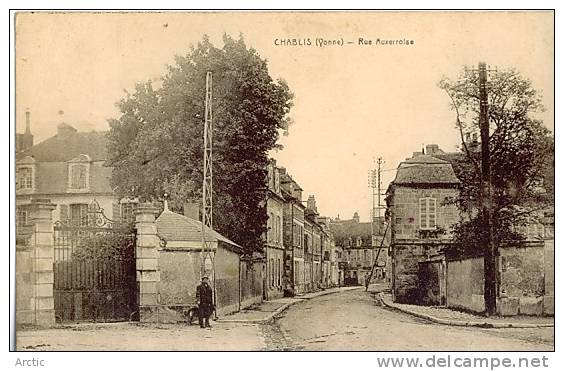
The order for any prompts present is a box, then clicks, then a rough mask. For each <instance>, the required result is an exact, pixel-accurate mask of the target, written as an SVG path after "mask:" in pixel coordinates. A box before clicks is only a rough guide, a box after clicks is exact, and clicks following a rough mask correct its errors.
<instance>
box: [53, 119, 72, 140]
mask: <svg viewBox="0 0 564 371" xmlns="http://www.w3.org/2000/svg"><path fill="white" fill-rule="evenodd" d="M74 133H76V129H75V128H73V127H72V126H70V125H68V124H65V123H64V122H62V123H60V124H59V125H58V126H57V136H59V137H61V138H63V139H66V138H68V137H70V136H71V135H73V134H74Z"/></svg>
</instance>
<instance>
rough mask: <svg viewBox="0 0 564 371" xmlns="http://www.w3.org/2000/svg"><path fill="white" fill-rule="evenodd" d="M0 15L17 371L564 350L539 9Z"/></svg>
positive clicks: (549, 50)
mask: <svg viewBox="0 0 564 371" xmlns="http://www.w3.org/2000/svg"><path fill="white" fill-rule="evenodd" d="M10 17H12V19H11V22H12V23H13V29H12V32H13V40H14V41H13V43H14V47H13V48H12V49H11V58H12V60H11V63H13V68H14V72H15V74H14V79H13V81H12V87H13V89H14V92H15V94H14V96H13V97H12V99H13V110H12V112H11V113H10V114H11V115H12V116H11V119H12V120H14V122H15V127H14V131H13V132H12V133H11V137H10V140H11V141H12V146H11V147H10V148H11V149H10V151H11V152H10V153H11V155H10V156H11V159H10V161H11V166H12V169H13V173H11V180H10V181H11V189H12V190H13V191H12V193H11V194H12V198H13V199H12V200H11V202H12V203H13V206H12V208H11V214H10V223H11V224H12V225H14V226H15V229H14V233H15V236H14V238H13V240H12V241H13V242H11V243H10V254H11V256H13V257H14V261H15V266H13V267H11V270H12V273H13V275H12V279H13V283H14V285H13V287H12V289H13V290H14V291H13V292H12V296H11V298H12V299H13V302H12V303H11V304H12V309H13V315H14V317H13V318H14V329H15V334H14V335H13V339H12V347H13V348H12V350H15V351H17V353H18V355H19V354H20V352H21V354H24V356H25V354H26V353H24V352H58V351H65V352H66V351H222V352H225V351H291V352H294V351H375V352H417V351H426V352H429V351H431V352H444V351H446V352H459V351H462V352H492V351H498V352H554V351H555V252H554V251H555V244H554V234H555V232H554V230H555V222H554V220H555V215H554V214H555V137H554V129H555V11H554V10H519V11H517V10H515V11H511V10H498V11H493V10H490V11H488V10H481V11H471V10H449V11H447V10H442V11H441V10H435V11H431V10H429V11H407V10H403V11H402V10H394V11H368V10H364V11H301V10H294V11H290V10H287V11H267V10H262V11H251V10H246V11H243V10H241V11H235V10H224V11H212V10H209V11H156V10H151V11H148V10H147V11H134V10H131V11H110V10H106V11H103V10H99V11H70V10H68V11H67V10H52V11H41V10H35V11H33V10H18V11H11V12H10ZM481 354H482V355H481V357H486V356H485V355H484V353H481ZM489 356H490V355H488V357H489ZM491 356H492V357H494V356H495V354H491ZM28 358H29V357H28ZM34 359H35V358H34ZM430 359H431V358H427V359H423V358H421V359H419V358H414V359H411V361H413V362H415V360H417V362H421V363H417V364H415V363H414V364H413V365H412V366H413V367H430V368H432V367H441V366H440V364H439V363H436V364H435V361H437V360H436V359H435V358H434V357H433V364H432V365H431V364H430V363H429V362H430ZM484 359H485V362H490V363H486V364H482V363H480V364H479V365H477V364H476V359H474V358H472V356H469V357H468V358H456V359H452V360H451V358H449V359H448V362H449V365H448V366H449V367H450V366H452V367H472V368H473V367H476V368H480V367H488V368H490V369H491V370H493V369H494V368H496V367H502V366H503V367H512V368H513V367H519V368H527V367H547V366H546V364H545V363H546V357H542V356H539V357H533V356H528V358H527V357H525V356H523V357H521V356H519V355H518V354H517V355H516V357H515V358H514V359H512V358H507V359H509V361H508V363H507V364H505V362H504V361H499V360H498V359H495V358H480V360H481V361H480V362H483V361H484ZM24 361H25V362H28V363H25V362H24ZM457 361H458V362H459V364H457V363H456V362H457ZM15 362H20V363H19V364H17V363H16V366H32V365H31V363H29V362H32V361H31V358H29V359H25V357H22V356H20V357H18V358H17V361H15ZM374 362H377V363H374V364H373V366H374V367H376V368H388V367H396V366H398V367H400V366H402V365H400V364H399V363H398V364H396V363H395V362H398V361H397V359H393V358H386V357H379V358H377V361H374ZM402 362H403V360H402ZM406 362H410V361H409V360H408V361H406ZM437 362H438V361H437ZM445 362H446V361H445ZM450 362H453V363H452V365H451V364H450ZM496 362H501V363H496ZM537 363H538V364H537ZM445 365H446V363H445ZM410 367H411V366H410Z"/></svg>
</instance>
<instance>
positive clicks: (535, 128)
mask: <svg viewBox="0 0 564 371" xmlns="http://www.w3.org/2000/svg"><path fill="white" fill-rule="evenodd" d="M439 87H440V88H442V89H443V90H444V91H445V92H446V93H447V94H448V96H449V97H450V100H451V108H452V109H453V111H454V112H455V113H456V127H457V129H458V131H459V133H460V138H461V141H462V155H461V156H460V157H459V158H458V160H455V161H453V165H454V168H455V171H456V173H457V175H458V176H459V178H460V180H461V182H462V187H461V190H460V196H459V197H458V199H456V200H454V201H455V202H456V203H457V204H458V206H459V208H460V210H461V211H462V212H463V219H462V221H461V222H460V223H458V224H457V225H456V226H455V228H454V237H455V238H454V245H453V247H452V248H451V251H450V253H451V254H453V255H475V254H481V253H482V251H481V248H483V247H484V246H485V245H486V243H487V228H488V227H487V225H486V223H485V221H484V218H483V214H482V213H481V212H480V208H481V205H482V202H484V200H485V197H484V195H482V194H481V192H482V186H481V185H482V178H481V170H480V169H481V156H480V147H479V146H476V143H470V142H469V141H468V138H469V137H470V138H472V135H471V134H473V133H476V134H478V138H479V137H480V135H479V133H480V124H479V111H480V102H479V90H478V72H477V71H475V70H471V69H464V71H463V72H462V73H461V75H460V76H459V77H458V78H457V79H456V80H450V79H443V80H442V81H441V82H440V83H439ZM487 91H488V116H489V122H490V155H491V183H492V208H491V212H492V214H491V215H492V218H491V222H492V225H493V231H494V234H493V239H494V243H495V244H497V245H499V244H501V243H504V242H507V241H509V240H513V241H515V240H522V239H523V238H524V236H523V235H522V234H521V233H519V228H515V227H518V226H523V225H525V224H527V223H531V222H535V217H536V216H537V215H539V213H538V212H539V211H542V210H543V209H544V208H546V207H547V206H549V205H551V204H553V203H554V178H553V175H552V174H553V171H554V137H553V135H552V134H551V132H550V131H549V130H548V129H547V128H546V127H545V126H544V125H543V123H542V121H540V120H539V119H538V118H537V117H538V115H537V113H538V112H540V111H541V110H542V109H543V107H542V104H541V96H540V94H539V92H538V91H537V90H535V89H534V88H533V86H532V83H531V81H530V80H528V79H526V78H524V77H523V76H522V75H521V74H520V73H518V72H517V71H515V70H504V71H498V72H493V73H490V75H489V79H488V83H487ZM468 134H470V135H468Z"/></svg>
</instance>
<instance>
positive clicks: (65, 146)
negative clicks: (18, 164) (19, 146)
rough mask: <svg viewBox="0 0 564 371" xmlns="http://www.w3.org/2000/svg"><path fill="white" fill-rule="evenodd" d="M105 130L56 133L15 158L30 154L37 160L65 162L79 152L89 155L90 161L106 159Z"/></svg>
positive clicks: (79, 153) (106, 141)
mask: <svg viewBox="0 0 564 371" xmlns="http://www.w3.org/2000/svg"><path fill="white" fill-rule="evenodd" d="M107 133H108V132H107V131H91V132H72V131H67V133H66V134H65V135H61V134H57V135H55V136H53V137H51V138H49V139H46V140H44V141H43V142H40V143H38V144H36V145H34V146H32V147H30V148H28V149H27V150H25V151H22V152H21V153H18V155H17V158H18V159H20V158H24V157H26V156H32V157H33V158H34V159H35V161H37V162H65V161H69V160H71V159H73V158H75V157H77V156H79V155H81V154H86V155H88V156H90V158H91V159H92V161H103V160H106V157H107V150H106V145H107V143H108V140H107V137H106V135H107Z"/></svg>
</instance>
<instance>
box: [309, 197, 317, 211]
mask: <svg viewBox="0 0 564 371" xmlns="http://www.w3.org/2000/svg"><path fill="white" fill-rule="evenodd" d="M307 208H308V209H310V210H311V211H313V212H315V213H317V206H315V196H314V195H310V196H309V197H308V199H307Z"/></svg>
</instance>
